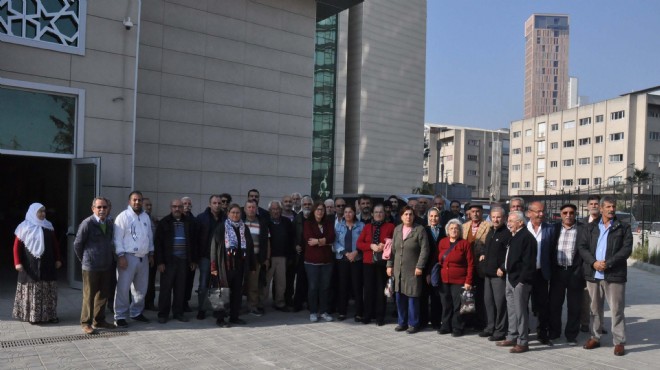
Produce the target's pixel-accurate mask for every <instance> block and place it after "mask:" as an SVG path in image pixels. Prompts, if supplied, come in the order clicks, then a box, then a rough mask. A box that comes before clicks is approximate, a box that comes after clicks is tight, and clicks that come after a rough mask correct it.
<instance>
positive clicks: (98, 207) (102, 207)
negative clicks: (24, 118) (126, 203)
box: [96, 206, 108, 209]
mask: <svg viewBox="0 0 660 370" xmlns="http://www.w3.org/2000/svg"><path fill="white" fill-rule="evenodd" d="M96 209H108V206H96Z"/></svg>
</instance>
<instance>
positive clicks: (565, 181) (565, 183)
mask: <svg viewBox="0 0 660 370" xmlns="http://www.w3.org/2000/svg"><path fill="white" fill-rule="evenodd" d="M561 185H562V186H573V179H563V180H561Z"/></svg>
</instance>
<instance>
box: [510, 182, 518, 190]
mask: <svg viewBox="0 0 660 370" xmlns="http://www.w3.org/2000/svg"><path fill="white" fill-rule="evenodd" d="M511 189H520V183H519V182H515V181H514V182H512V183H511Z"/></svg>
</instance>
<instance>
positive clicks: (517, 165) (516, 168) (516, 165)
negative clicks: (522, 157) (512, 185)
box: [511, 164, 520, 172]
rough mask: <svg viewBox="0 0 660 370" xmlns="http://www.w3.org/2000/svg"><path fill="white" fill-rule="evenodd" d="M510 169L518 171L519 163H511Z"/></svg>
mask: <svg viewBox="0 0 660 370" xmlns="http://www.w3.org/2000/svg"><path fill="white" fill-rule="evenodd" d="M511 171H513V172H518V171H520V165H519V164H513V165H511Z"/></svg>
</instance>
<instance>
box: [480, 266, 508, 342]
mask: <svg viewBox="0 0 660 370" xmlns="http://www.w3.org/2000/svg"><path fill="white" fill-rule="evenodd" d="M484 306H485V309H486V318H487V320H486V328H485V329H484V331H485V332H488V333H492V335H493V336H495V337H502V336H504V335H506V331H507V328H508V327H509V324H508V320H507V312H506V280H504V278H503V277H502V278H499V277H486V278H484Z"/></svg>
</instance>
